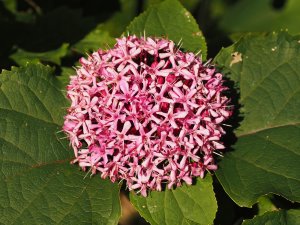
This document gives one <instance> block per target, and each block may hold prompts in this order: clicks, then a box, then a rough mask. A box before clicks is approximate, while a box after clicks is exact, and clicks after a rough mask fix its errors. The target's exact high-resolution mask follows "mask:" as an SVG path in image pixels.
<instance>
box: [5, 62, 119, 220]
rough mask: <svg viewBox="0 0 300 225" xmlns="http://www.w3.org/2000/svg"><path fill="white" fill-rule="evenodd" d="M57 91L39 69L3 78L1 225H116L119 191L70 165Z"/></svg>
mask: <svg viewBox="0 0 300 225" xmlns="http://www.w3.org/2000/svg"><path fill="white" fill-rule="evenodd" d="M58 86H59V82H58V80H57V79H56V78H55V76H54V74H53V70H52V69H51V68H50V67H46V66H43V65H40V64H37V65H33V64H28V65H27V66H26V67H21V68H12V71H3V72H2V74H0V127H1V129H0V168H1V173H0V223H1V224H117V222H118V219H119V216H120V203H119V197H118V196H119V188H118V185H116V184H112V183H111V182H110V181H105V180H102V179H101V178H100V177H94V178H92V179H91V178H90V177H87V178H85V179H84V177H85V173H83V172H81V171H79V169H78V168H77V167H76V166H74V165H70V163H69V162H70V160H71V159H72V158H73V157H74V156H73V153H72V151H71V150H67V142H66V141H63V140H60V139H59V136H62V135H59V133H57V132H58V131H59V130H60V129H61V126H62V122H63V115H64V111H65V107H66V105H67V101H66V99H65V97H64V94H62V92H61V91H60V90H59V88H58Z"/></svg>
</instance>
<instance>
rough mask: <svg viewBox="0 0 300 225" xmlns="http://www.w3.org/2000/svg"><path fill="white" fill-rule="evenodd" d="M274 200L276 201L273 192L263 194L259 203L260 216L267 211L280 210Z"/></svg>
mask: <svg viewBox="0 0 300 225" xmlns="http://www.w3.org/2000/svg"><path fill="white" fill-rule="evenodd" d="M273 201H274V195H273V194H269V195H264V196H261V197H260V198H259V199H258V203H257V208H258V215H259V216H260V215H263V214H264V213H266V212H269V211H275V210H278V209H277V208H276V206H275V205H274V203H273Z"/></svg>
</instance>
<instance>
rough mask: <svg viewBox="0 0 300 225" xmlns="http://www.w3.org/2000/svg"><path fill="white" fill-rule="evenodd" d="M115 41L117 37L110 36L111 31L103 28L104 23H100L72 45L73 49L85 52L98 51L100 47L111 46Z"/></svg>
mask: <svg viewBox="0 0 300 225" xmlns="http://www.w3.org/2000/svg"><path fill="white" fill-rule="evenodd" d="M115 42H116V41H115V39H114V38H112V37H111V36H110V34H109V32H108V31H106V30H104V29H103V24H100V25H98V26H97V27H96V28H95V29H93V30H92V31H91V32H90V33H88V34H87V35H86V36H85V37H84V38H83V39H82V40H80V41H79V42H78V43H76V44H75V45H74V46H72V50H75V51H77V52H79V53H82V54H85V53H89V52H94V51H97V50H98V49H99V48H101V49H107V48H111V47H112V46H113V45H114V44H115Z"/></svg>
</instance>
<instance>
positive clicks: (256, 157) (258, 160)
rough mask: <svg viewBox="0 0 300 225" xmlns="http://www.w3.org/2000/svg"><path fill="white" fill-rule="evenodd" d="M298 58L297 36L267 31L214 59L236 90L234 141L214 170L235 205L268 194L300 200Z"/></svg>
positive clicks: (251, 37) (245, 39)
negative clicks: (238, 112) (238, 111)
mask: <svg viewBox="0 0 300 225" xmlns="http://www.w3.org/2000/svg"><path fill="white" fill-rule="evenodd" d="M299 54H300V41H299V37H292V36H290V35H289V34H287V33H279V34H277V33H272V34H269V35H248V36H246V37H244V38H243V39H241V40H240V41H239V42H238V43H237V44H235V45H233V46H231V47H229V48H227V49H223V50H222V51H221V53H220V54H219V55H218V56H217V58H216V60H215V61H216V62H217V64H218V65H219V66H221V67H223V69H224V70H223V71H224V73H228V77H229V78H230V79H232V80H233V81H235V82H236V84H237V86H238V87H239V91H240V104H241V105H242V108H241V115H242V116H243V117H244V119H243V121H242V122H241V126H240V127H239V128H238V130H237V131H236V135H237V137H238V141H237V143H236V144H235V145H234V146H233V148H234V151H233V152H231V153H228V154H226V157H224V159H223V160H222V162H221V164H220V169H219V170H218V171H217V177H218V179H219V181H220V182H221V184H222V186H223V187H224V189H225V191H226V192H227V193H228V194H229V196H230V197H231V198H232V199H233V200H234V201H235V202H236V203H238V204H239V205H240V206H248V207H250V206H251V205H252V204H254V203H255V202H256V201H257V199H258V197H259V196H261V195H264V194H267V193H275V194H278V195H281V196H284V197H285V198H287V199H289V200H291V201H300V189H299V186H300V174H299V171H300V164H299V160H300V138H299V137H300V113H299V109H300V101H299V99H300V89H299V87H300V72H299V71H300V58H299Z"/></svg>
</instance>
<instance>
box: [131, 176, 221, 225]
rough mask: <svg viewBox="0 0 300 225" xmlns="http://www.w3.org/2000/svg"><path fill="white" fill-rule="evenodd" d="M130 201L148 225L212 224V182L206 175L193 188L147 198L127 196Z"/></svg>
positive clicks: (215, 209) (160, 193) (169, 191)
mask: <svg viewBox="0 0 300 225" xmlns="http://www.w3.org/2000/svg"><path fill="white" fill-rule="evenodd" d="M130 200H131V202H132V203H133V205H134V206H135V207H136V209H137V210H138V211H139V212H140V214H141V215H142V216H143V217H144V218H145V219H146V220H147V221H148V222H150V223H151V224H152V225H166V224H205V225H207V224H213V220H214V218H215V215H216V212H217V202H216V198H215V194H214V192H213V187H212V178H211V176H209V175H207V176H206V178H205V179H203V180H202V179H198V180H197V183H196V184H195V185H192V186H187V185H183V187H179V188H176V189H175V190H166V191H162V192H156V191H153V192H151V193H150V196H148V197H147V198H145V197H142V196H138V195H136V194H133V193H131V194H130Z"/></svg>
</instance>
